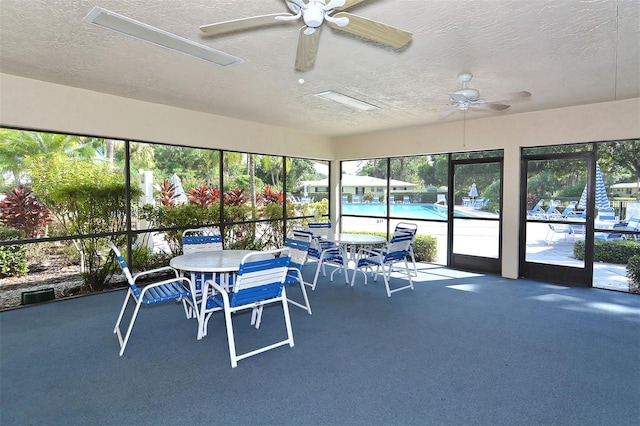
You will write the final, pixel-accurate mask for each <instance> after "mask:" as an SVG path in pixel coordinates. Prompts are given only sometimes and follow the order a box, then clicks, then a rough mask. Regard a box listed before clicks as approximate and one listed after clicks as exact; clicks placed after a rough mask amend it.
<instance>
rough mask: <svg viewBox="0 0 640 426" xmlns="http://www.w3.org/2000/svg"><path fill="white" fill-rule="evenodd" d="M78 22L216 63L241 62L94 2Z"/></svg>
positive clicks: (236, 58) (231, 63)
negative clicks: (95, 4)
mask: <svg viewBox="0 0 640 426" xmlns="http://www.w3.org/2000/svg"><path fill="white" fill-rule="evenodd" d="M82 22H85V23H87V24H92V25H95V26H97V27H100V28H105V29H108V30H112V31H116V32H119V33H121V34H125V35H128V36H129V37H133V38H136V39H138V40H142V41H146V42H148V43H152V44H155V45H157V46H161V47H164V48H166V49H170V50H173V51H175V52H178V53H182V54H185V55H189V56H192V57H195V58H198V59H202V60H204V61H208V62H213V63H214V64H217V65H222V66H228V65H233V64H236V63H241V62H244V60H243V59H241V58H238V57H236V56H233V55H229V54H228V53H224V52H221V51H219V50H216V49H212V48H210V47H208V46H205V45H203V44H199V43H195V42H193V41H191V40H189V39H186V38H183V37H180V36H177V35H175V34H171V33H170V32H167V31H164V30H161V29H159V28H156V27H152V26H150V25H147V24H144V23H142V22H139V21H136V20H134V19H131V18H127V17H126V16H123V15H119V14H117V13H114V12H111V11H108V10H106V9H103V8H101V7H98V6H95V7H94V8H93V9H91V10H90V11H89V13H88V14H87V16H85V17H84V18H82Z"/></svg>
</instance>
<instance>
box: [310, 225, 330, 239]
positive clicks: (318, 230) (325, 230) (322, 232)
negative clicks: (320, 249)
mask: <svg viewBox="0 0 640 426" xmlns="http://www.w3.org/2000/svg"><path fill="white" fill-rule="evenodd" d="M307 227H308V228H309V231H311V233H312V234H313V238H321V237H326V236H328V235H329V232H331V222H309V223H308V224H307Z"/></svg>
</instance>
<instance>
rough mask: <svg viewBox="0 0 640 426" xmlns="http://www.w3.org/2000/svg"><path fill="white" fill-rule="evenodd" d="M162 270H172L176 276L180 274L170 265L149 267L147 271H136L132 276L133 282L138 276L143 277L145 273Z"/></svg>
mask: <svg viewBox="0 0 640 426" xmlns="http://www.w3.org/2000/svg"><path fill="white" fill-rule="evenodd" d="M163 271H173V272H174V274H175V275H176V278H178V277H179V276H180V274H179V273H178V271H177V270H176V269H175V268H172V267H171V266H163V267H162V268H156V269H150V270H148V271H143V272H138V273H137V274H135V275H134V276H133V282H136V280H137V279H138V278H140V277H144V276H146V275H150V274H154V273H156V272H163ZM172 281H175V280H172Z"/></svg>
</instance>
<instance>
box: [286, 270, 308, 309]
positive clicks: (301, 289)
mask: <svg viewBox="0 0 640 426" xmlns="http://www.w3.org/2000/svg"><path fill="white" fill-rule="evenodd" d="M297 274H298V283H299V284H300V291H301V292H302V297H303V298H304V305H303V304H302V303H298V302H296V301H295V300H292V299H290V298H289V299H287V301H288V302H289V303H291V304H292V305H295V306H298V307H300V308H302V309H305V310H306V311H307V312H308V313H309V315H311V304H310V303H309V297H308V296H307V290H306V288H305V286H306V283H305V282H304V279H303V278H302V273H301V272H300V271H299V270H298V272H297Z"/></svg>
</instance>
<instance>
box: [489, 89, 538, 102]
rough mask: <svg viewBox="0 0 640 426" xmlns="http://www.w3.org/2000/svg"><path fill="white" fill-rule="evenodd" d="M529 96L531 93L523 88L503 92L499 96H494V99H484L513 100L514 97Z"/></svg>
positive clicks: (493, 100)
mask: <svg viewBox="0 0 640 426" xmlns="http://www.w3.org/2000/svg"><path fill="white" fill-rule="evenodd" d="M529 96H531V93H530V92H527V91H526V90H523V91H521V92H511V93H505V94H502V95H500V96H496V98H495V99H491V100H489V101H486V102H503V101H513V100H515V99H520V98H528V97H529Z"/></svg>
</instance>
